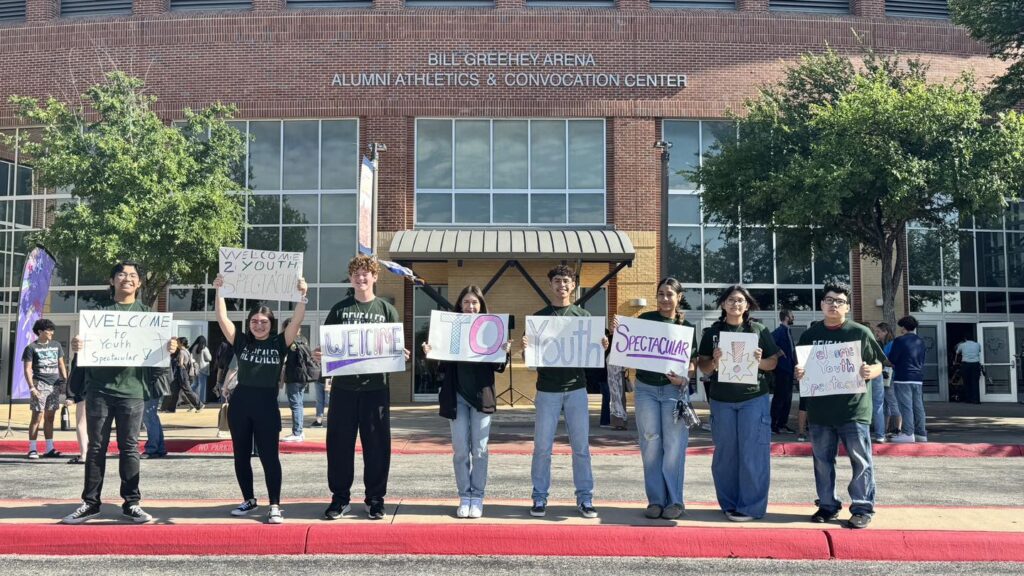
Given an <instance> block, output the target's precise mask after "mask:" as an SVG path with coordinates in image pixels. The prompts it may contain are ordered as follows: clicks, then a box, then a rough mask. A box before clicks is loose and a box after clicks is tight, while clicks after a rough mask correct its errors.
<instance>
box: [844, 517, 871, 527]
mask: <svg viewBox="0 0 1024 576" xmlns="http://www.w3.org/2000/svg"><path fill="white" fill-rule="evenodd" d="M868 524H871V516H868V515H867V514H854V515H853V516H850V520H849V522H847V524H846V525H847V526H849V527H850V528H867V527H868Z"/></svg>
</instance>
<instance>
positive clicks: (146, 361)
mask: <svg viewBox="0 0 1024 576" xmlns="http://www.w3.org/2000/svg"><path fill="white" fill-rule="evenodd" d="M78 327H79V335H80V336H81V337H82V351H81V352H80V353H79V354H78V365H79V366H136V367H138V366H147V367H150V366H163V367H167V366H170V365H171V361H170V353H169V352H168V351H167V342H168V341H169V340H170V339H171V337H172V336H173V335H174V322H173V320H172V315H171V314H165V313H160V312H118V311H113V310H91V311H82V312H79V316H78Z"/></svg>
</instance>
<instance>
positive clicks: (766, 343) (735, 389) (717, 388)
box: [698, 320, 779, 402]
mask: <svg viewBox="0 0 1024 576" xmlns="http://www.w3.org/2000/svg"><path fill="white" fill-rule="evenodd" d="M722 332H746V333H753V334H757V347H758V348H760V349H761V358H771V357H772V356H774V355H775V354H777V353H778V351H779V347H778V346H776V345H775V340H774V339H773V338H772V333H771V332H769V331H768V328H766V327H765V326H764V324H761V323H760V322H753V321H751V322H750V328H749V329H748V328H747V327H746V326H744V325H743V324H740V325H739V326H732V325H730V324H728V323H727V322H724V321H721V320H720V321H717V322H715V323H714V324H712V325H711V326H710V327H709V328H708V329H707V330H705V331H704V335H703V336H701V339H700V350H699V352H698V353H699V354H700V355H701V356H707V357H708V358H711V357H712V356H713V355H714V353H715V348H717V347H718V335H719V334H721V333H722ZM768 388H769V378H768V372H765V371H764V370H758V371H757V384H734V383H732V382H719V381H718V372H717V371H715V372H714V373H713V374H711V399H712V400H717V401H719V402H745V401H747V400H751V399H753V398H757V397H758V396H764V395H765V394H767V393H768Z"/></svg>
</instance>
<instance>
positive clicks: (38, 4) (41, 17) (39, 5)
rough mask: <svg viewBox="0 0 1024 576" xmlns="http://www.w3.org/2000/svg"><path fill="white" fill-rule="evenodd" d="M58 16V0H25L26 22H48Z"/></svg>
mask: <svg viewBox="0 0 1024 576" xmlns="http://www.w3.org/2000/svg"><path fill="white" fill-rule="evenodd" d="M58 16H60V0H26V1H25V21H26V22H30V23H32V22H48V21H50V20H56V19H57V17H58Z"/></svg>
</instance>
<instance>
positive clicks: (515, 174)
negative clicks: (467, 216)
mask: <svg viewBox="0 0 1024 576" xmlns="http://www.w3.org/2000/svg"><path fill="white" fill-rule="evenodd" d="M493 130H494V188H496V189H499V190H501V189H509V190H525V189H527V188H529V186H530V182H529V175H530V157H529V153H530V148H529V133H530V132H529V130H530V128H529V122H527V121H526V120H495V121H494V127H493ZM496 212H497V211H496ZM524 221H525V219H524Z"/></svg>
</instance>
